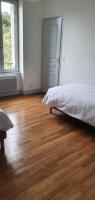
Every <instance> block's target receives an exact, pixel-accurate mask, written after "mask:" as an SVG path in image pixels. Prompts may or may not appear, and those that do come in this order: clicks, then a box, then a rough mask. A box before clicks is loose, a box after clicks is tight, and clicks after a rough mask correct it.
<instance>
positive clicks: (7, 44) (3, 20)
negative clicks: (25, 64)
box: [0, 0, 18, 73]
mask: <svg viewBox="0 0 95 200" xmlns="http://www.w3.org/2000/svg"><path fill="white" fill-rule="evenodd" d="M0 13H1V14H0V73H2V72H14V71H18V40H17V4H16V1H15V0H10V1H8V0H7V1H5V0H3V1H2V0H1V1H0Z"/></svg>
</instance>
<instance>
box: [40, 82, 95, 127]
mask: <svg viewBox="0 0 95 200" xmlns="http://www.w3.org/2000/svg"><path fill="white" fill-rule="evenodd" d="M42 103H43V104H45V105H48V106H49V107H56V108H57V109H59V110H60V111H63V112H64V113H66V114H68V115H69V116H72V117H74V118H76V119H80V120H82V121H84V122H86V123H88V124H90V125H92V126H95V89H94V87H89V86H85V85H81V84H68V85H65V86H57V87H53V88H50V89H49V90H48V91H47V93H46V95H45V97H44V98H43V101H42Z"/></svg>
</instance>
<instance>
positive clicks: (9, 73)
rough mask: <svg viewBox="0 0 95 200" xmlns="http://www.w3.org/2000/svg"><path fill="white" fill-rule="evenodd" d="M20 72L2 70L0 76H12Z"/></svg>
mask: <svg viewBox="0 0 95 200" xmlns="http://www.w3.org/2000/svg"><path fill="white" fill-rule="evenodd" d="M20 74H21V73H20V72H2V73H0V78H1V77H12V76H17V75H20Z"/></svg>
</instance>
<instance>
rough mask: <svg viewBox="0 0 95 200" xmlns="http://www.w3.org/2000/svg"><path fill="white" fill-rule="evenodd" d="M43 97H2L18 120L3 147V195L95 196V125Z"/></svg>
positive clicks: (75, 199)
mask: <svg viewBox="0 0 95 200" xmlns="http://www.w3.org/2000/svg"><path fill="white" fill-rule="evenodd" d="M41 101H42V96H41V95H37V96H27V97H12V98H9V99H8V98H6V99H1V100H0V108H3V109H4V110H5V111H7V112H8V114H9V115H10V117H11V119H12V121H13V123H14V125H15V127H14V129H12V130H11V131H9V132H8V133H7V139H6V141H5V155H2V154H1V153H0V200H95V129H94V128H91V127H89V126H87V125H85V124H84V123H81V122H79V121H77V120H74V119H72V118H69V117H67V116H65V115H63V116H56V115H50V114H49V109H48V108H47V107H45V106H43V105H42V104H41Z"/></svg>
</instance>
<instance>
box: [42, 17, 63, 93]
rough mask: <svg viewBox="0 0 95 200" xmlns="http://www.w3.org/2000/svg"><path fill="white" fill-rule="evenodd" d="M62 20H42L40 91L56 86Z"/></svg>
mask: <svg viewBox="0 0 95 200" xmlns="http://www.w3.org/2000/svg"><path fill="white" fill-rule="evenodd" d="M62 23H63V18H62V17H60V18H53V19H44V20H43V31H42V32H43V33H42V91H43V92H46V91H47V90H48V88H51V87H54V86H57V85H58V81H59V68H60V50H61V39H62Z"/></svg>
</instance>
